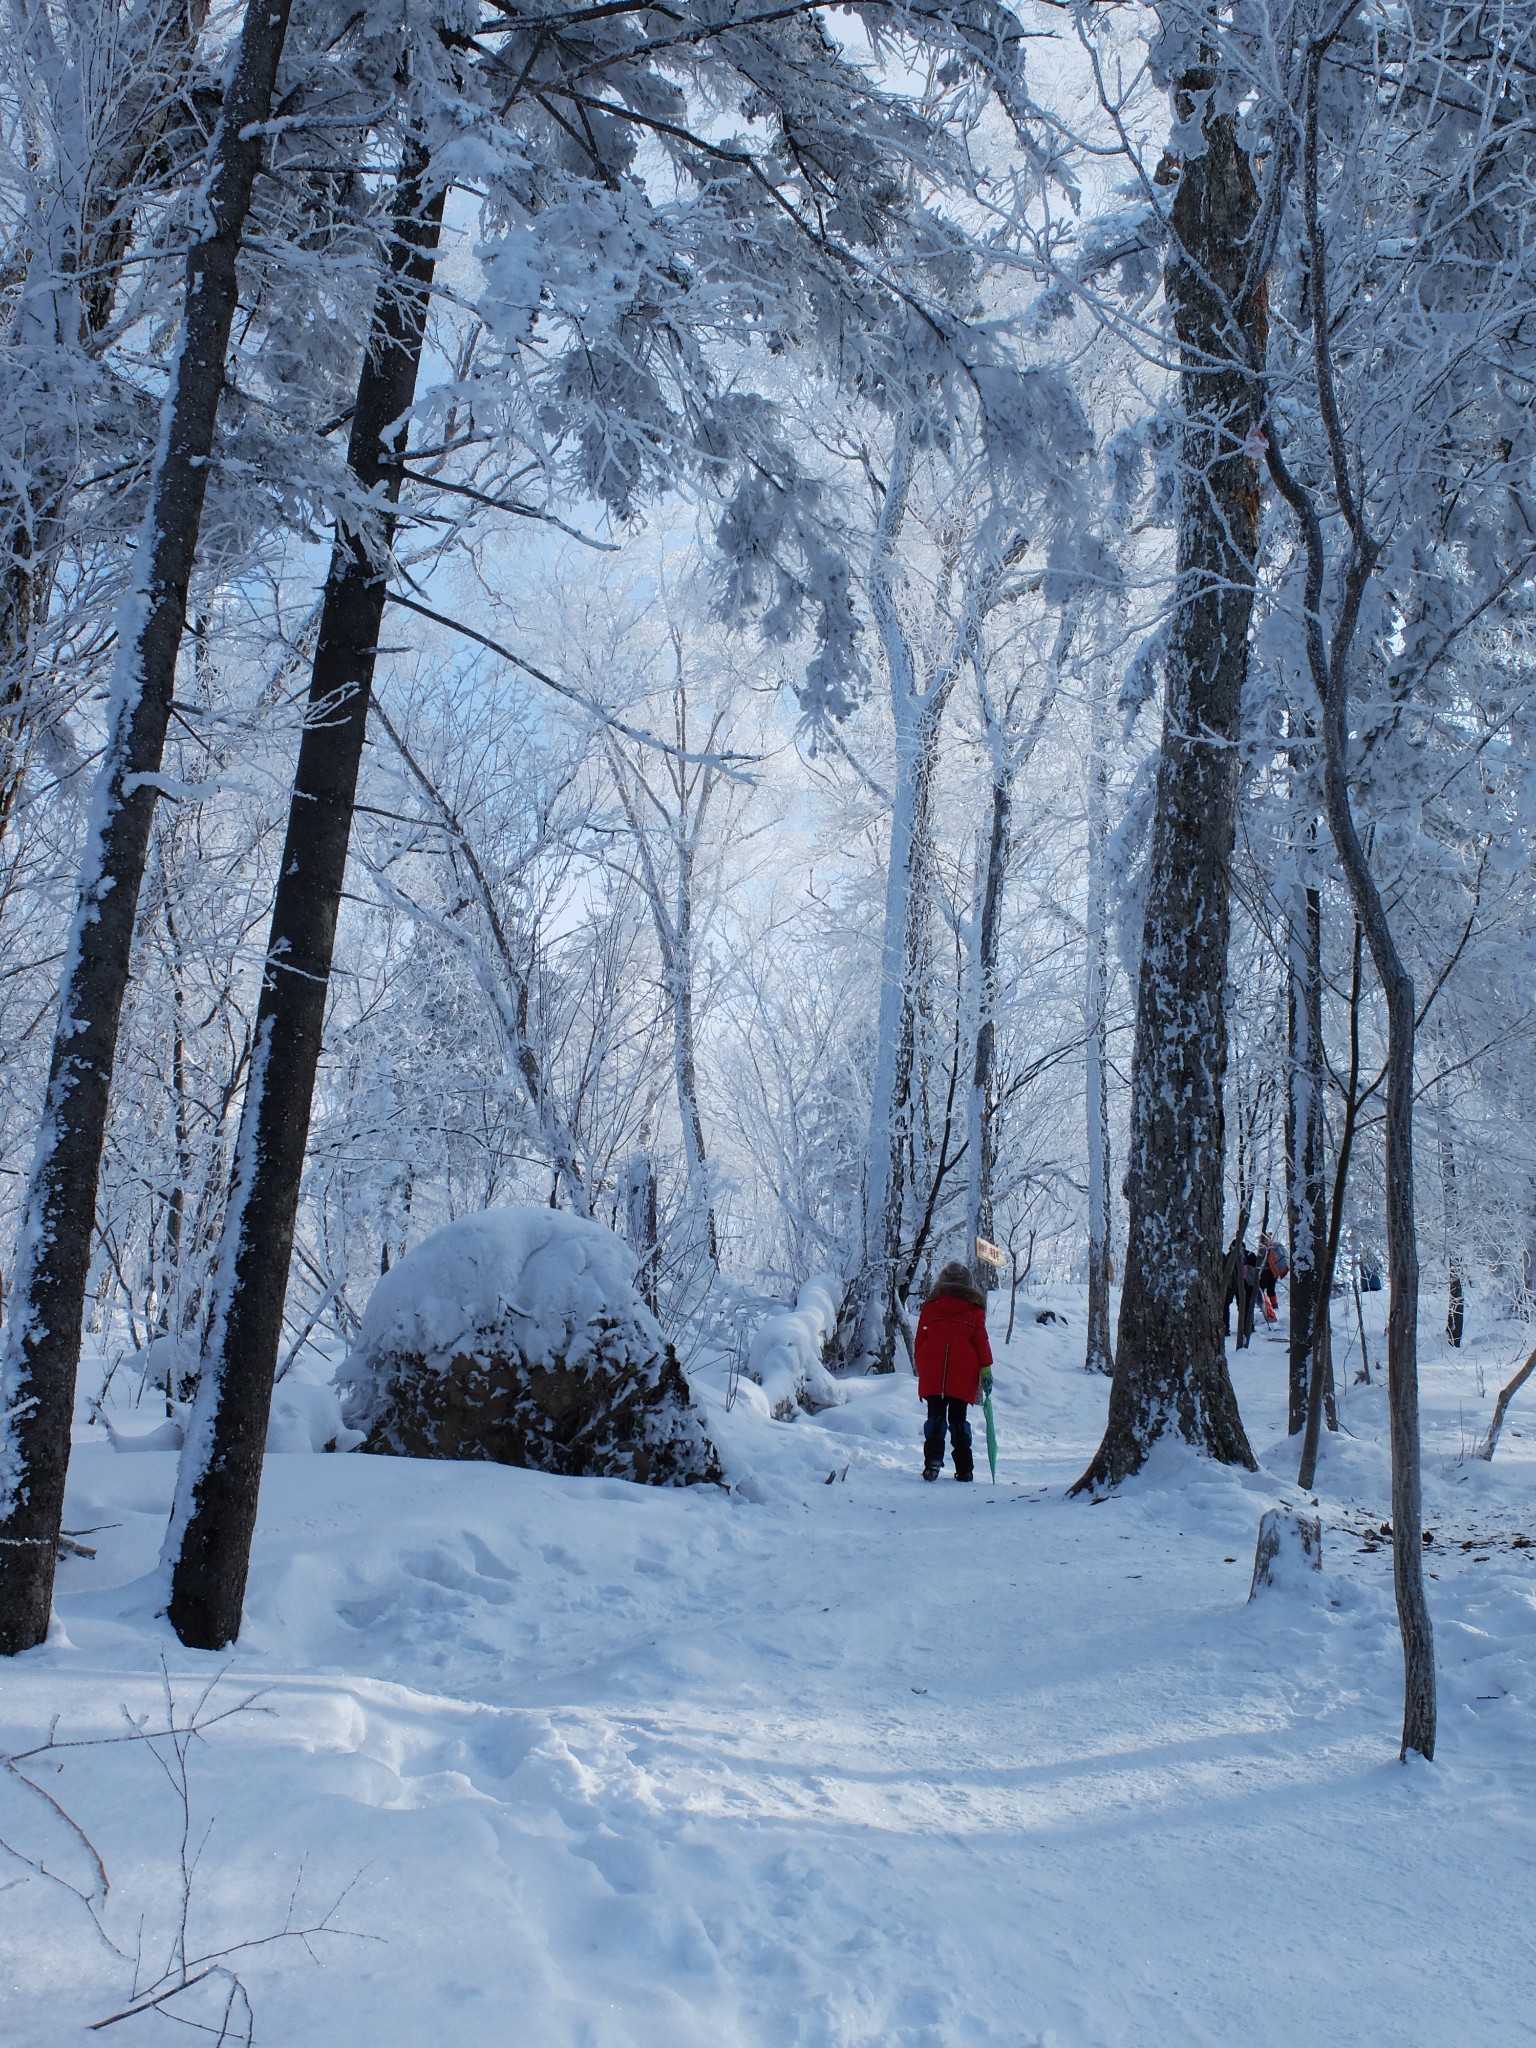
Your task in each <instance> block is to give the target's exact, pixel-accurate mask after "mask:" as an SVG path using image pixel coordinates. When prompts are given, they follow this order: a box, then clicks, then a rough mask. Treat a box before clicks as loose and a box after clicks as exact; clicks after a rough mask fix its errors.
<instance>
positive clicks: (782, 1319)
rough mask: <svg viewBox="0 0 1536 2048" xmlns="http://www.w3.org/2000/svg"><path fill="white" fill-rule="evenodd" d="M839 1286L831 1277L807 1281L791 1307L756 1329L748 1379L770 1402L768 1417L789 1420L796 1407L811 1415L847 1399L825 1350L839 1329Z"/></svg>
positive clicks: (819, 1275)
mask: <svg viewBox="0 0 1536 2048" xmlns="http://www.w3.org/2000/svg"><path fill="white" fill-rule="evenodd" d="M842 1294H843V1290H842V1286H841V1283H840V1282H838V1281H837V1280H835V1279H834V1278H833V1277H832V1276H831V1275H830V1274H829V1273H819V1274H818V1275H817V1276H816V1277H815V1279H813V1280H807V1281H806V1283H805V1285H804V1286H803V1287H802V1288H801V1289H800V1291H799V1293H798V1294H797V1295H796V1296H795V1305H794V1307H793V1308H786V1309H780V1310H779V1311H778V1313H777V1314H776V1315H771V1316H769V1317H768V1318H767V1320H766V1321H765V1322H763V1323H761V1324H760V1325H759V1326H758V1329H757V1332H756V1334H755V1335H754V1336H753V1339H752V1342H751V1345H750V1347H749V1349H748V1351H747V1365H746V1372H747V1378H748V1379H750V1380H755V1381H756V1382H757V1384H758V1385H759V1386H760V1387H761V1388H762V1390H763V1392H764V1393H765V1394H766V1395H767V1397H768V1407H769V1412H770V1413H771V1414H773V1415H774V1416H776V1417H777V1418H778V1420H779V1421H781V1422H785V1421H788V1419H789V1418H790V1416H792V1415H793V1414H794V1412H795V1410H796V1409H797V1408H803V1409H805V1410H807V1412H808V1413H810V1414H812V1415H814V1414H815V1413H816V1412H817V1410H818V1409H822V1408H836V1407H839V1406H841V1404H842V1403H843V1401H845V1400H846V1399H847V1396H846V1395H845V1394H844V1392H843V1390H842V1388H841V1387H840V1386H839V1385H838V1383H837V1381H836V1380H835V1379H833V1377H832V1375H831V1373H830V1372H828V1370H827V1367H826V1352H827V1346H828V1345H829V1344H830V1343H831V1341H832V1333H833V1331H834V1330H835V1329H836V1327H837V1311H838V1309H839V1307H840V1306H841V1303H842Z"/></svg>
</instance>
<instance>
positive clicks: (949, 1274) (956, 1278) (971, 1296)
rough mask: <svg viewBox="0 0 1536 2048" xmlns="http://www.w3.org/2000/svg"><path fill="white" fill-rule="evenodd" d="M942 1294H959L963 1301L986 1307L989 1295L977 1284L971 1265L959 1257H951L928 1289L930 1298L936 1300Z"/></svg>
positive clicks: (978, 1306)
mask: <svg viewBox="0 0 1536 2048" xmlns="http://www.w3.org/2000/svg"><path fill="white" fill-rule="evenodd" d="M942 1294H953V1295H958V1297H959V1298H960V1300H961V1301H968V1302H970V1303H971V1304H972V1305H973V1306H974V1307H976V1308H985V1307H986V1305H987V1297H986V1295H985V1294H983V1292H982V1291H981V1289H980V1288H979V1287H978V1286H977V1285H976V1281H975V1278H974V1276H973V1274H972V1272H971V1269H970V1267H969V1266H966V1265H962V1264H961V1262H960V1260H959V1259H951V1260H950V1262H949V1264H948V1265H947V1266H946V1267H945V1268H944V1270H943V1272H942V1273H941V1274H940V1275H939V1277H938V1279H937V1280H935V1281H934V1283H933V1285H932V1287H930V1288H929V1290H928V1299H929V1300H930V1301H936V1300H937V1299H938V1297H939V1296H940V1295H942Z"/></svg>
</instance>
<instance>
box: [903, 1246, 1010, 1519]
mask: <svg viewBox="0 0 1536 2048" xmlns="http://www.w3.org/2000/svg"><path fill="white" fill-rule="evenodd" d="M912 1369H913V1371H914V1372H915V1373H916V1374H917V1397H918V1399H919V1400H920V1401H926V1402H927V1404H928V1420H927V1421H926V1422H925V1423H924V1424H923V1477H924V1478H925V1479H937V1478H938V1476H939V1473H940V1472H941V1471H942V1469H943V1466H944V1427H945V1424H946V1423H948V1425H949V1441H950V1447H951V1449H952V1450H953V1452H954V1458H955V1477H956V1478H957V1479H973V1478H974V1477H975V1465H974V1462H973V1460H972V1456H971V1425H970V1422H969V1420H968V1419H967V1417H966V1413H965V1411H966V1409H967V1408H968V1407H970V1406H971V1405H972V1403H974V1402H976V1401H979V1400H980V1399H981V1390H982V1387H983V1384H985V1386H986V1387H987V1389H988V1391H990V1390H991V1386H992V1346H991V1345H990V1344H989V1343H988V1342H987V1297H986V1296H985V1295H984V1294H983V1293H982V1291H981V1289H980V1288H979V1287H978V1286H977V1285H976V1282H975V1281H974V1280H973V1279H972V1277H971V1270H970V1268H969V1267H968V1266H965V1265H962V1264H961V1263H960V1261H959V1260H958V1259H956V1260H953V1261H952V1262H951V1263H950V1264H949V1265H947V1266H946V1267H945V1268H944V1270H943V1272H942V1273H941V1274H940V1275H939V1277H938V1279H937V1280H936V1281H935V1282H934V1285H933V1291H932V1292H931V1293H930V1294H929V1296H928V1299H927V1300H926V1301H925V1302H924V1303H923V1307H922V1313H921V1314H920V1315H919V1316H918V1319H917V1341H916V1343H915V1344H914V1345H913V1347H912ZM983 1375H985V1379H983Z"/></svg>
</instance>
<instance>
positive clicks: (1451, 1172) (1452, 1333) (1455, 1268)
mask: <svg viewBox="0 0 1536 2048" xmlns="http://www.w3.org/2000/svg"><path fill="white" fill-rule="evenodd" d="M1435 1111H1436V1116H1435V1122H1436V1124H1437V1126H1438V1129H1437V1132H1436V1135H1437V1137H1438V1138H1439V1141H1440V1196H1441V1200H1442V1202H1443V1204H1444V1207H1445V1289H1446V1303H1445V1337H1446V1342H1447V1343H1448V1344H1449V1345H1450V1346H1451V1348H1452V1349H1453V1350H1456V1351H1459V1350H1460V1349H1461V1338H1462V1332H1463V1329H1464V1328H1465V1325H1466V1317H1467V1298H1466V1289H1465V1287H1464V1286H1463V1284H1462V1273H1461V1190H1460V1188H1459V1187H1458V1186H1457V1182H1456V1143H1455V1140H1454V1138H1453V1137H1452V1136H1451V1123H1450V1116H1449V1113H1448V1111H1447V1109H1446V1095H1445V1076H1444V1075H1443V1074H1442V1075H1441V1077H1440V1079H1439V1081H1438V1082H1437V1083H1436V1086H1435Z"/></svg>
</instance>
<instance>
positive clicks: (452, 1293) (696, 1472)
mask: <svg viewBox="0 0 1536 2048" xmlns="http://www.w3.org/2000/svg"><path fill="white" fill-rule="evenodd" d="M634 1274H635V1259H634V1254H633V1253H632V1252H631V1251H630V1250H629V1248H628V1247H627V1246H626V1245H624V1244H623V1243H621V1241H620V1240H619V1239H618V1238H617V1237H615V1236H614V1235H613V1233H612V1232H611V1231H608V1230H605V1229H603V1227H602V1225H601V1224H598V1223H590V1222H586V1221H584V1220H583V1219H581V1218H580V1217H576V1216H570V1215H567V1214H565V1213H564V1212H563V1211H561V1210H558V1209H543V1208H539V1209H533V1208H528V1209H490V1210H487V1211H485V1212H484V1213H482V1214H480V1215H476V1216H466V1217H462V1218H461V1219H460V1220H459V1221H458V1222H457V1223H450V1224H448V1225H447V1226H446V1228H444V1229H442V1230H439V1231H437V1232H436V1233H435V1234H434V1235H433V1236H431V1237H429V1238H427V1239H425V1240H424V1241H423V1242H422V1243H421V1244H419V1245H417V1246H416V1247H415V1249H414V1250H412V1251H410V1252H408V1253H407V1254H406V1256H405V1257H404V1258H403V1259H402V1260H401V1261H400V1263H399V1264H398V1265H397V1266H395V1267H394V1268H393V1270H392V1271H390V1272H389V1273H387V1274H386V1275H385V1276H384V1278H383V1279H382V1280H380V1281H379V1283H378V1285H377V1286H376V1287H375V1289H374V1291H373V1296H372V1299H371V1300H370V1301H369V1303H368V1308H367V1311H366V1313H365V1314H364V1317H363V1324H362V1329H361V1331H360V1333H359V1336H358V1341H357V1345H356V1347H355V1349H354V1350H353V1352H352V1355H351V1356H350V1357H349V1358H348V1359H347V1361H346V1363H345V1364H344V1365H343V1366H342V1368H341V1371H340V1372H339V1374H338V1375H337V1385H338V1387H339V1388H340V1391H341V1395H342V1409H343V1415H344V1419H345V1421H346V1422H347V1424H348V1425H349V1426H350V1427H352V1428H354V1429H358V1430H361V1431H362V1432H363V1433H364V1443H363V1449H364V1450H368V1451H380V1452H386V1453H393V1454H395V1455H397V1456H403V1457H426V1458H488V1459H493V1460H495V1461H496V1462H497V1463H499V1464H504V1465H526V1466H531V1467H533V1468H534V1469H536V1470H539V1471H544V1472H557V1473H563V1474H566V1475H567V1476H576V1475H580V1474H588V1473H591V1474H601V1475H604V1476H607V1477H611V1478H622V1479H638V1480H640V1481H642V1482H644V1483H646V1484H650V1485H657V1486H689V1485H693V1484H694V1483H695V1482H697V1481H699V1480H714V1481H718V1480H719V1478H720V1461H719V1457H718V1455H717V1453H716V1451H715V1447H714V1445H713V1444H712V1443H711V1442H710V1439H709V1437H708V1435H707V1434H706V1432H705V1429H704V1424H703V1421H702V1419H701V1417H700V1414H699V1411H698V1410H697V1408H696V1407H695V1406H694V1403H693V1400H692V1398H691V1396H690V1394H689V1391H688V1383H687V1381H686V1380H685V1379H684V1377H683V1374H682V1371H681V1369H680V1367H679V1366H678V1363H677V1359H676V1357H675V1356H674V1354H673V1352H672V1348H671V1346H670V1345H669V1344H668V1343H667V1341H666V1339H665V1338H664V1337H663V1335H662V1333H661V1329H660V1327H659V1325H658V1324H657V1322H656V1319H655V1317H654V1316H652V1315H651V1313H650V1311H649V1310H648V1309H647V1308H646V1306H645V1304H644V1302H643V1301H642V1300H641V1299H640V1297H639V1295H638V1294H637V1293H636V1291H635V1286H634Z"/></svg>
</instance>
